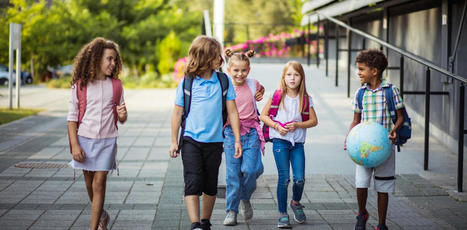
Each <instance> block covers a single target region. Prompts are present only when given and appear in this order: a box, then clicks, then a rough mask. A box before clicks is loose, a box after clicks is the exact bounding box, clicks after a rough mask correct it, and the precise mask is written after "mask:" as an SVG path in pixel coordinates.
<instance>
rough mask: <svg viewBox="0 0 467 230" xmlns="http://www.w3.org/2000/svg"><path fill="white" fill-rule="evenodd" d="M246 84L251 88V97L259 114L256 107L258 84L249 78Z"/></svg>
mask: <svg viewBox="0 0 467 230" xmlns="http://www.w3.org/2000/svg"><path fill="white" fill-rule="evenodd" d="M246 83H247V84H248V88H250V91H251V96H252V98H253V105H255V110H256V113H257V114H259V111H258V107H257V106H256V100H255V94H256V84H255V81H254V80H252V79H249V78H247V79H246Z"/></svg>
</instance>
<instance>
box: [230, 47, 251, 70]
mask: <svg viewBox="0 0 467 230" xmlns="http://www.w3.org/2000/svg"><path fill="white" fill-rule="evenodd" d="M254 55H255V51H254V50H248V51H247V52H246V53H239V52H235V53H234V52H233V51H232V50H231V49H226V50H225V56H227V57H229V58H230V59H229V65H230V63H231V61H232V60H234V61H245V62H247V64H248V66H250V58H251V57H253V56H254Z"/></svg>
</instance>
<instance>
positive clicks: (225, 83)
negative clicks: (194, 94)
mask: <svg viewBox="0 0 467 230" xmlns="http://www.w3.org/2000/svg"><path fill="white" fill-rule="evenodd" d="M216 73H217V79H218V80H219V83H220V84H221V90H222V124H225V123H226V122H227V107H226V101H227V90H228V89H229V79H228V78H227V75H225V73H222V72H216Z"/></svg>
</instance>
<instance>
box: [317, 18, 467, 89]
mask: <svg viewBox="0 0 467 230" xmlns="http://www.w3.org/2000/svg"><path fill="white" fill-rule="evenodd" d="M314 13H316V14H318V15H320V16H323V17H325V18H326V19H328V20H329V21H332V22H334V23H336V24H338V25H339V26H342V27H345V28H346V29H348V30H350V31H352V32H354V33H356V34H359V35H360V36H363V37H365V38H368V39H370V40H372V41H374V42H376V43H379V44H380V45H382V46H385V47H387V48H389V49H392V50H394V51H396V52H398V53H400V54H402V55H404V56H406V57H408V58H410V59H412V60H414V61H416V62H418V63H420V64H422V65H425V66H428V67H430V68H431V69H434V70H436V71H438V72H440V73H442V74H444V75H447V76H449V77H452V78H454V79H456V80H458V81H460V82H462V83H467V80H466V79H464V78H463V77H461V76H459V75H456V74H453V73H450V72H449V71H447V70H445V69H444V68H442V67H439V66H437V65H435V64H433V63H432V62H430V61H428V60H425V59H423V58H420V57H418V56H416V55H415V54H412V53H410V52H407V51H405V50H402V49H400V48H398V47H396V46H393V45H391V44H389V43H387V42H385V41H383V40H381V39H379V38H377V37H375V36H373V35H370V34H367V33H365V32H363V31H361V30H358V29H355V28H353V27H350V26H348V25H347V24H345V23H343V22H341V21H339V20H337V19H335V18H333V17H329V16H327V15H325V14H323V13H320V12H319V11H315V12H314Z"/></svg>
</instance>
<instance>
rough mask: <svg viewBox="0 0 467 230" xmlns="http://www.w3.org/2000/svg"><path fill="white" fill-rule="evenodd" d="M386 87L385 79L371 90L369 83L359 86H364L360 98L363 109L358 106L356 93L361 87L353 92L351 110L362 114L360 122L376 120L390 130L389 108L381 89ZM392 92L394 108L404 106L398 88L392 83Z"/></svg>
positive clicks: (387, 85)
mask: <svg viewBox="0 0 467 230" xmlns="http://www.w3.org/2000/svg"><path fill="white" fill-rule="evenodd" d="M386 87H389V83H387V82H386V79H383V82H382V83H381V85H380V86H378V88H376V89H374V90H372V89H371V88H370V86H369V85H367V84H364V85H363V86H362V87H361V88H365V92H364V94H363V98H362V107H363V111H361V110H360V108H358V102H357V94H358V91H359V90H360V89H361V88H359V89H358V90H357V91H356V92H355V96H354V100H353V110H354V112H355V113H361V114H362V118H361V121H362V122H365V121H369V122H378V123H380V124H382V125H383V126H384V127H385V128H386V129H387V130H388V132H391V130H392V126H393V124H392V120H391V115H390V113H389V108H388V105H387V103H386V100H387V99H386V95H385V94H384V90H383V88H386ZM392 94H393V96H394V99H393V100H394V104H395V106H396V110H398V109H402V108H404V104H403V102H402V97H401V95H400V93H399V89H398V88H397V87H396V86H394V85H393V86H392Z"/></svg>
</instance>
